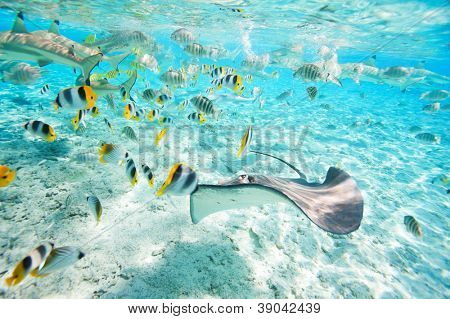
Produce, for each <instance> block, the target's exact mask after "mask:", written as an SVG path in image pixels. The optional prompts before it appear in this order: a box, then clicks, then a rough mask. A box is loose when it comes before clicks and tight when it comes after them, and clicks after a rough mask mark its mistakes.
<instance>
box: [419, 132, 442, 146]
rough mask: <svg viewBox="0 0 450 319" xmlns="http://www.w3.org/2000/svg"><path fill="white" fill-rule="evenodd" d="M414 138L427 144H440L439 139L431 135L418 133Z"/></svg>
mask: <svg viewBox="0 0 450 319" xmlns="http://www.w3.org/2000/svg"><path fill="white" fill-rule="evenodd" d="M416 138H417V139H418V140H421V141H424V142H429V143H436V144H439V143H440V142H441V138H440V137H439V136H436V135H434V134H432V133H419V134H417V135H416Z"/></svg>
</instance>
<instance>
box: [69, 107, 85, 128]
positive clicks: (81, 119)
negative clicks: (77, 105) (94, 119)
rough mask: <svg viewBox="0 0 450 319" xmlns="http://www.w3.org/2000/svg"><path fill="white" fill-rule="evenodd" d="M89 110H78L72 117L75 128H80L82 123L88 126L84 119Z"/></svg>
mask: <svg viewBox="0 0 450 319" xmlns="http://www.w3.org/2000/svg"><path fill="white" fill-rule="evenodd" d="M87 112H88V110H78V112H77V115H75V117H74V118H73V119H72V125H73V128H74V129H75V130H78V127H79V126H80V124H83V126H84V127H86V123H85V121H84V119H85V118H86V114H87Z"/></svg>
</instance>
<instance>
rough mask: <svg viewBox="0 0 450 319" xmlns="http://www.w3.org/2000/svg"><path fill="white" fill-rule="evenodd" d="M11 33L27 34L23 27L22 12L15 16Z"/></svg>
mask: <svg viewBox="0 0 450 319" xmlns="http://www.w3.org/2000/svg"><path fill="white" fill-rule="evenodd" d="M11 32H14V33H28V30H27V28H26V27H25V22H24V18H23V12H19V13H18V14H17V16H16V20H14V24H13V26H12V29H11Z"/></svg>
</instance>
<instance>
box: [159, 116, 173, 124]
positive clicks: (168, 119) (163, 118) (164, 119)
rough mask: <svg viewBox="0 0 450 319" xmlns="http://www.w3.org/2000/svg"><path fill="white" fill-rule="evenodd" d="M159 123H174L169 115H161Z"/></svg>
mask: <svg viewBox="0 0 450 319" xmlns="http://www.w3.org/2000/svg"><path fill="white" fill-rule="evenodd" d="M158 123H159V124H161V125H163V124H165V125H167V124H172V123H173V119H172V118H171V117H167V116H160V117H159V119H158Z"/></svg>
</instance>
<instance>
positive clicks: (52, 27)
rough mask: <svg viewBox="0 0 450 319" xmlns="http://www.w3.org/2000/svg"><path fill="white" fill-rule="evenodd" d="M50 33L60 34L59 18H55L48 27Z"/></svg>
mask: <svg viewBox="0 0 450 319" xmlns="http://www.w3.org/2000/svg"><path fill="white" fill-rule="evenodd" d="M48 32H49V33H54V34H56V35H60V33H59V20H53V22H52V24H51V25H50V28H48Z"/></svg>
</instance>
